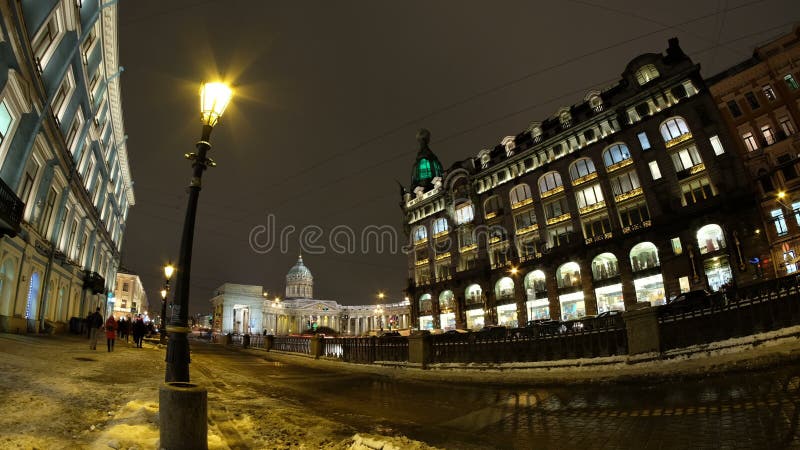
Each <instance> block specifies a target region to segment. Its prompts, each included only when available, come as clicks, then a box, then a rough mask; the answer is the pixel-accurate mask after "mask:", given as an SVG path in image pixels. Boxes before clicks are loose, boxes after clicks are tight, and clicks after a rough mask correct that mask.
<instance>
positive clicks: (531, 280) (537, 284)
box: [525, 270, 547, 300]
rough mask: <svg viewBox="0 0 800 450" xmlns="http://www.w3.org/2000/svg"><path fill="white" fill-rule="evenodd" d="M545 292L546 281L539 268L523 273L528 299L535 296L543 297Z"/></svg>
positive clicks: (533, 298) (534, 298) (535, 297)
mask: <svg viewBox="0 0 800 450" xmlns="http://www.w3.org/2000/svg"><path fill="white" fill-rule="evenodd" d="M545 292H547V282H546V281H545V276H544V272H542V271H541V270H534V271H531V272H528V274H527V275H525V293H526V294H527V296H528V300H536V299H537V298H542V297H544V296H545V295H544V293H545Z"/></svg>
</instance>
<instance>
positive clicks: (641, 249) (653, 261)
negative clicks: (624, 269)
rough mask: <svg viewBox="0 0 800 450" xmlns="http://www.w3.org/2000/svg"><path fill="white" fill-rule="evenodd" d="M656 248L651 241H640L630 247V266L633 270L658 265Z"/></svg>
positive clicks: (636, 270) (659, 263)
mask: <svg viewBox="0 0 800 450" xmlns="http://www.w3.org/2000/svg"><path fill="white" fill-rule="evenodd" d="M660 265H661V262H660V261H659V260H658V249H657V248H656V246H655V244H653V243H652V242H641V243H639V244H636V245H634V246H633V248H632V249H631V267H632V268H633V271H634V272H638V271H640V270H646V269H652V268H654V267H659V266H660Z"/></svg>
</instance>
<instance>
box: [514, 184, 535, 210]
mask: <svg viewBox="0 0 800 450" xmlns="http://www.w3.org/2000/svg"><path fill="white" fill-rule="evenodd" d="M509 195H510V197H511V205H512V207H513V206H514V205H516V204H519V203H521V202H524V201H525V200H528V199H529V198H531V188H530V186H528V185H527V184H525V183H522V184H519V185H517V186H514V189H511V193H510V194H509Z"/></svg>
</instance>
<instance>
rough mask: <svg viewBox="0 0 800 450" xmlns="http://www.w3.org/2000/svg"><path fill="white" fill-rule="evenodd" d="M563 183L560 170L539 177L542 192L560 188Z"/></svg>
mask: <svg viewBox="0 0 800 450" xmlns="http://www.w3.org/2000/svg"><path fill="white" fill-rule="evenodd" d="M562 185H563V184H562V182H561V175H560V174H559V173H558V172H548V173H546V174H544V175H542V177H541V178H539V192H540V193H542V194H544V193H545V192H548V191H552V190H553V189H556V188H559V187H561V186H562Z"/></svg>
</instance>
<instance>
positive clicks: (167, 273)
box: [158, 262, 175, 345]
mask: <svg viewBox="0 0 800 450" xmlns="http://www.w3.org/2000/svg"><path fill="white" fill-rule="evenodd" d="M173 273H175V266H173V265H172V262H168V263H167V265H166V266H164V289H162V290H161V324H159V326H158V328H159V332H160V333H159V334H160V335H161V338H160V340H159V341H160V342H161V345H164V344H165V343H166V342H167V326H166V325H167V295H169V280H170V279H171V278H172V274H173Z"/></svg>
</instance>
